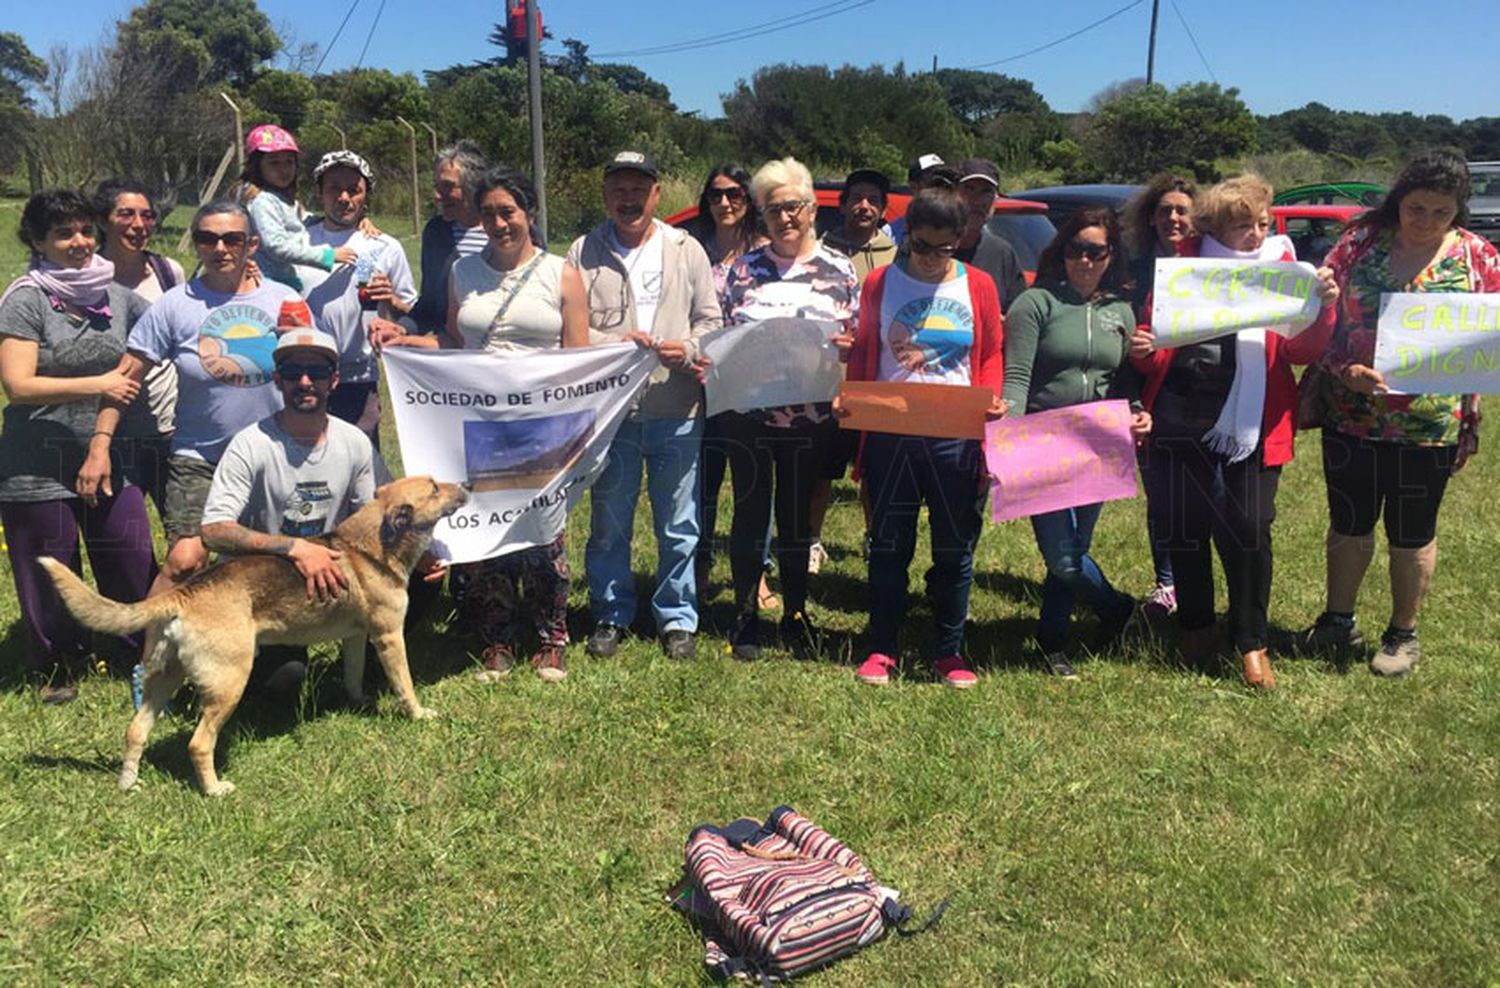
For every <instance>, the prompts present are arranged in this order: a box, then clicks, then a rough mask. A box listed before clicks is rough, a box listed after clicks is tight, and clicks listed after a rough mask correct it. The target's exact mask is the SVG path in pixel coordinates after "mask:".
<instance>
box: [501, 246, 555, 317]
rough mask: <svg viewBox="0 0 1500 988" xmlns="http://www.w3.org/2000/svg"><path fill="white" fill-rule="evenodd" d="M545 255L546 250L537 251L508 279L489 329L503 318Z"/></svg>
mask: <svg viewBox="0 0 1500 988" xmlns="http://www.w3.org/2000/svg"><path fill="white" fill-rule="evenodd" d="M546 256H547V252H546V251H541V250H539V251H537V252H536V255H535V256H533V257H532V259H531V260H529V261H527V262H526V263H525V264H524V265H522V267H521V270H519V271H517V272H515V277H513V278H511V279H510V288H509V289H508V290H507V291H506V293H505V297H504V298H503V299H501V300H500V307H499V308H498V309H496V310H495V318H494V319H491V320H490V328H491V329H494V328H495V327H496V326H498V325H500V320H502V319H504V318H505V313H506V312H507V311H508V310H509V309H510V304H511V303H512V302H514V301H515V300H516V296H517V295H519V294H521V289H522V288H525V287H526V282H528V281H530V280H531V275H532V272H534V271H535V270H536V269H537V265H539V264H541V263H542V258H544V257H546Z"/></svg>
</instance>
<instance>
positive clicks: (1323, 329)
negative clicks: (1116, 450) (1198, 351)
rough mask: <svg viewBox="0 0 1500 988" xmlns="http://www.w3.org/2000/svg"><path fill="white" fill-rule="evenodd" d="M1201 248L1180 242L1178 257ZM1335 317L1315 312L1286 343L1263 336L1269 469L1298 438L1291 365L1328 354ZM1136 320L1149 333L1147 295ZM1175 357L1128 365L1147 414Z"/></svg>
mask: <svg viewBox="0 0 1500 988" xmlns="http://www.w3.org/2000/svg"><path fill="white" fill-rule="evenodd" d="M1201 243H1202V241H1201V240H1200V239H1199V238H1197V237H1193V238H1190V239H1188V240H1184V241H1183V242H1182V244H1181V245H1180V246H1179V247H1178V250H1177V256H1179V257H1197V256H1198V251H1199V247H1200V245H1201ZM1282 260H1284V261H1295V260H1296V257H1293V256H1285V257H1283V258H1282ZM1337 315H1338V307H1337V306H1334V305H1325V306H1323V308H1322V311H1321V312H1319V313H1318V318H1317V321H1315V322H1314V323H1313V324H1312V325H1311V326H1309V327H1307V328H1306V329H1304V330H1303V331H1302V332H1301V333H1299V334H1298V335H1297V336H1296V337H1294V338H1292V339H1290V340H1288V339H1286V338H1285V337H1283V336H1281V335H1280V334H1277V333H1267V334H1266V404H1265V411H1264V412H1263V413H1262V414H1261V420H1260V437H1261V440H1262V442H1263V444H1264V447H1265V465H1266V466H1268V467H1279V466H1281V465H1282V464H1284V463H1289V462H1291V459H1292V443H1293V440H1294V439H1295V438H1296V435H1297V429H1296V425H1295V423H1294V422H1293V421H1292V419H1293V416H1294V413H1295V412H1296V409H1297V380H1296V378H1295V377H1293V376H1292V365H1293V364H1313V363H1317V362H1318V361H1319V360H1321V359H1322V357H1323V351H1325V350H1326V349H1328V343H1329V340H1331V339H1332V338H1333V326H1334V320H1335V319H1336V318H1337ZM1136 319H1137V320H1138V321H1139V322H1140V325H1141V328H1142V329H1145V330H1146V331H1148V332H1149V331H1150V329H1151V296H1150V295H1149V294H1148V295H1147V296H1146V302H1145V307H1144V309H1143V310H1142V311H1141V312H1139V313H1137V314H1136ZM1176 355H1177V350H1176V348H1174V347H1168V348H1166V349H1163V350H1156V351H1154V352H1152V353H1151V355H1150V356H1148V357H1143V358H1141V359H1134V358H1132V360H1131V363H1132V364H1133V365H1134V366H1135V369H1136V370H1138V371H1140V372H1141V374H1143V375H1144V376H1145V378H1146V382H1145V384H1144V385H1143V386H1142V388H1141V401H1142V402H1143V403H1144V404H1145V406H1146V410H1147V411H1148V412H1149V411H1150V410H1151V407H1152V405H1154V404H1155V403H1156V396H1157V395H1158V394H1160V393H1161V387H1162V384H1163V383H1164V382H1165V381H1166V379H1167V371H1168V370H1169V369H1170V368H1171V366H1172V358H1173V357H1175V356H1176Z"/></svg>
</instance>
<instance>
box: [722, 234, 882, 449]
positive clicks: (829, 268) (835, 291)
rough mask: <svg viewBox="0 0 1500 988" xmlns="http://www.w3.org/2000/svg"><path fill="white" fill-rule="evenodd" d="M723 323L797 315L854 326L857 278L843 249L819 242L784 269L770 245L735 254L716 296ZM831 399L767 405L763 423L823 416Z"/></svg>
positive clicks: (779, 424) (811, 421)
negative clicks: (779, 405) (719, 291)
mask: <svg viewBox="0 0 1500 988" xmlns="http://www.w3.org/2000/svg"><path fill="white" fill-rule="evenodd" d="M719 304H720V305H721V306H722V307H723V309H724V322H725V325H742V324H744V323H749V322H755V321H757V320H761V319H775V318H786V317H792V318H798V319H817V320H820V321H824V322H838V323H843V324H844V326H845V328H847V329H853V327H854V322H855V319H856V318H857V317H858V316H859V279H858V278H856V277H855V275H854V265H853V263H852V262H851V261H850V260H849V258H847V257H845V256H844V255H843V254H840V253H838V252H837V251H834V250H830V249H829V248H828V247H825V246H824V245H823V244H821V243H820V244H818V249H817V250H816V251H814V252H813V255H812V256H811V257H809V258H807V259H806V260H802V261H796V262H794V263H792V264H791V265H789V266H787V267H785V268H784V269H783V266H782V264H779V263H778V259H777V257H776V255H775V254H773V253H772V252H771V248H770V246H769V245H767V246H765V247H759V248H756V249H755V250H752V251H750V252H749V253H747V254H742V255H741V256H740V257H738V258H736V259H735V261H734V263H733V264H732V265H731V266H730V267H729V270H728V272H727V274H726V276H725V279H724V291H723V294H722V295H721V296H720V298H719ZM829 407H830V403H829V402H826V401H821V402H817V403H816V404H804V405H790V406H786V407H784V408H767V409H765V410H764V411H763V412H762V413H761V414H763V415H764V417H765V421H766V424H767V425H769V426H772V427H774V428H780V429H789V428H794V427H803V426H812V425H817V424H819V423H822V422H826V421H827V420H828V418H829V416H830V414H831V412H830V411H829Z"/></svg>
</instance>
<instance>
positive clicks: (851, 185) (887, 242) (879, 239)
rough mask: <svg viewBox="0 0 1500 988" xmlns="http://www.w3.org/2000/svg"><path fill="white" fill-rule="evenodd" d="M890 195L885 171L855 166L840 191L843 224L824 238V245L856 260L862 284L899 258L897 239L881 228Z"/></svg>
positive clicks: (857, 271) (840, 211) (855, 266)
mask: <svg viewBox="0 0 1500 988" xmlns="http://www.w3.org/2000/svg"><path fill="white" fill-rule="evenodd" d="M890 194H891V180H890V179H888V178H886V177H885V175H884V173H882V172H878V171H876V170H875V169H873V168H856V169H855V170H854V171H852V172H850V173H849V175H848V177H846V178H845V179H844V187H843V188H842V189H841V190H839V213H840V214H841V215H842V216H843V218H844V222H843V225H842V226H840V227H839V228H838V229H836V230H830V231H829V232H828V233H827V234H826V235H825V236H824V237H823V242H824V243H825V244H827V245H828V246H829V247H832V248H833V249H834V250H836V251H838V252H840V253H842V254H847V255H848V257H849V260H851V261H853V262H854V274H855V277H857V278H859V283H860V284H861V285H863V284H864V282H865V275H867V274H869V273H870V272H871V271H873V270H874V269H875V268H878V267H883V266H884V265H887V264H889V263H891V262H892V261H894V260H895V259H896V242H895V241H894V240H892V239H891V238H890V237H888V236H886V234H885V233H884V232H883V231H882V230H881V226H882V225H883V224H884V222H885V204H886V200H887V199H888V198H889V197H890Z"/></svg>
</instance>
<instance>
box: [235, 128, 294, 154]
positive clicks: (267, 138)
mask: <svg viewBox="0 0 1500 988" xmlns="http://www.w3.org/2000/svg"><path fill="white" fill-rule="evenodd" d="M257 151H259V152H261V153H262V154H274V153H275V152H277V151H294V152H296V153H297V154H301V153H302V149H301V148H299V147H298V146H297V139H296V138H295V137H293V136H292V135H291V134H289V133H287V132H286V131H285V130H283V129H282V128H280V127H278V126H276V125H275V124H261V125H260V126H259V127H256V128H255V129H254V130H252V131H250V133H249V134H248V135H247V136H246V137H245V154H247V155H250V154H254V153H255V152H257Z"/></svg>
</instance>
